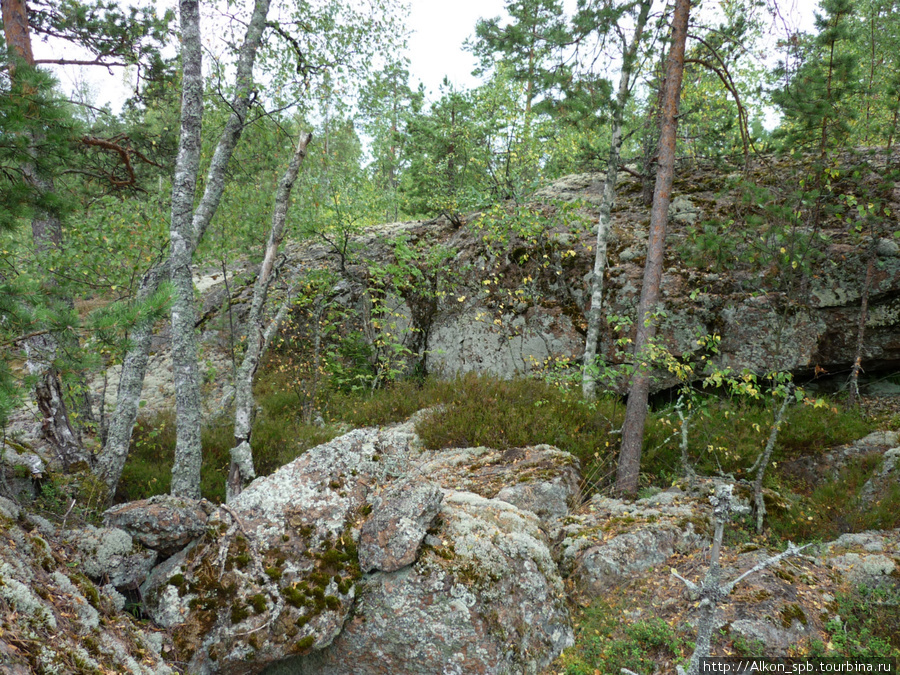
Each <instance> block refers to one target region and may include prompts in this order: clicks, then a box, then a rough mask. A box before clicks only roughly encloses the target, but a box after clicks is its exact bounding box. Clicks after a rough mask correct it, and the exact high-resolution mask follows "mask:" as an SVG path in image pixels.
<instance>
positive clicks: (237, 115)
mask: <svg viewBox="0 0 900 675" xmlns="http://www.w3.org/2000/svg"><path fill="white" fill-rule="evenodd" d="M269 5H270V0H256V3H255V4H254V8H253V15H252V16H251V19H250V23H249V25H248V26H247V32H246V34H245V37H244V43H243V45H242V46H241V51H240V56H239V58H238V65H237V72H236V76H235V81H236V84H237V86H236V88H235V94H234V97H233V98H232V100H231V102H230V108H231V111H232V112H231V116H230V117H229V118H228V121H227V122H226V124H225V128H224V129H223V130H222V133H221V135H220V136H219V141H218V143H217V145H216V149H215V152H214V154H213V158H212V161H211V162H210V166H209V170H208V172H207V176H206V187H205V189H204V192H203V197H202V198H201V199H200V203H199V204H198V205H197V208H196V209H195V210H194V214H193V219H192V230H193V231H192V241H191V248H192V252H193V250H194V249H196V247H197V244H198V243H199V242H200V240H201V239H202V238H203V235H204V233H205V232H206V229H207V227H208V226H209V223H210V221H211V220H212V217H213V215H215V213H216V210H217V209H218V207H219V203H220V202H221V200H222V194H223V192H224V191H225V169H226V168H227V167H228V163H229V162H230V161H231V156H232V154H233V153H234V148H235V146H237V143H238V140H239V139H240V137H241V133H242V132H243V130H244V124H245V121H246V117H247V112H248V110H249V109H250V103H251V97H252V94H253V65H254V63H255V61H256V54H257V52H258V50H259V45H260V43H261V42H262V35H263V32H264V31H265V28H266V17H267V15H268V13H269ZM169 277H170V268H169V261H168V260H166V261H164V262H163V263H161V264H159V265H156V266H154V267H152V268H151V269H150V270H148V271H147V273H146V274H145V275H144V277H143V279H142V280H141V285H140V289H139V290H138V294H137V300H138V302H142V301H146V300H147V299H148V298H149V297H150V296H152V295H153V294H154V293H156V292H157V291H158V290H159V287H160V284H161V283H162V282H163V281H164V280H166V279H168V278H169ZM130 337H131V341H130V344H131V346H130V348H129V350H128V353H127V354H126V356H125V359H124V361H123V363H122V373H121V377H120V379H119V386H118V398H117V401H116V410H115V412H114V413H113V414H112V416H111V420H110V426H109V436H108V438H107V442H106V445H105V446H104V448H103V453H102V454H101V456H100V467H99V468H100V475H101V477H102V478H103V481H104V482H105V483H106V485H107V486H108V487H109V489H110V493H114V492H115V489H116V485H117V484H118V482H119V478H120V477H121V475H122V469H123V468H124V466H125V460H126V459H127V457H128V448H129V443H130V441H131V433H132V431H133V429H134V425H135V422H136V421H137V416H138V411H139V405H140V399H141V389H142V387H143V383H144V376H145V375H146V372H147V363H148V360H149V353H150V345H151V343H152V337H153V325H152V322H145V323H143V324H141V325H139V326H137V327H135V330H134V332H133V333H132V335H131V336H130Z"/></svg>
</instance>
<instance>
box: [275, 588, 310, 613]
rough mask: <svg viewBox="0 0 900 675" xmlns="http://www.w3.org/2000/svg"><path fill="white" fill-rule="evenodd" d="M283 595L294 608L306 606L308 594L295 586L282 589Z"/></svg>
mask: <svg viewBox="0 0 900 675" xmlns="http://www.w3.org/2000/svg"><path fill="white" fill-rule="evenodd" d="M281 595H282V596H284V599H285V600H287V602H288V604H289V605H291V606H292V607H297V608H298V609H299V608H300V607H305V606H306V594H305V593H303V592H302V591H300V590H298V589H297V588H296V587H295V586H285V587H284V588H282V589H281Z"/></svg>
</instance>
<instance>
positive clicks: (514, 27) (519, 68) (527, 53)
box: [468, 0, 571, 118]
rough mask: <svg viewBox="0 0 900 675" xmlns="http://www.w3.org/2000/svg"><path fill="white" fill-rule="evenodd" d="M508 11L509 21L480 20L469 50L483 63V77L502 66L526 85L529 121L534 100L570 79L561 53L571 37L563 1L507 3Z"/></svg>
mask: <svg viewBox="0 0 900 675" xmlns="http://www.w3.org/2000/svg"><path fill="white" fill-rule="evenodd" d="M505 9H506V12H507V13H508V14H509V16H510V21H509V22H507V23H505V24H504V25H501V23H502V22H501V19H500V17H495V18H493V19H480V20H479V21H478V23H477V24H476V26H475V41H474V42H473V43H470V44H469V45H468V47H469V49H471V51H472V52H473V53H474V54H475V55H476V56H477V57H479V58H480V59H481V64H480V67H479V71H480V72H481V73H484V72H486V71H487V70H488V69H490V68H492V67H495V66H497V65H503V66H506V67H507V69H508V72H509V74H510V77H511V79H512V80H513V81H516V82H519V83H521V84H523V85H524V87H525V114H526V116H527V117H528V118H530V117H531V113H532V109H533V107H534V102H535V100H536V99H538V98H539V97H540V96H542V95H546V94H547V92H548V91H549V90H550V89H552V87H553V86H554V84H558V83H560V82H562V81H564V80H565V79H567V70H566V68H564V67H563V66H562V63H561V60H562V59H561V57H559V51H560V49H561V48H562V47H563V46H564V45H566V44H568V43H570V42H571V35H570V33H569V27H568V25H567V22H566V20H565V13H564V12H563V7H562V3H561V2H560V0H507V3H506V7H505ZM498 55H499V59H498ZM548 103H549V101H548Z"/></svg>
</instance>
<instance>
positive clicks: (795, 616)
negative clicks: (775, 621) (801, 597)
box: [781, 603, 808, 628]
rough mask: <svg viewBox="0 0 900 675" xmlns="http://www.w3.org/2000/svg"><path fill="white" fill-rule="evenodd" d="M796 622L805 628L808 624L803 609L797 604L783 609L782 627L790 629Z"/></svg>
mask: <svg viewBox="0 0 900 675" xmlns="http://www.w3.org/2000/svg"><path fill="white" fill-rule="evenodd" d="M794 621H799V622H800V623H801V624H802V625H804V626H805V625H806V624H807V623H808V621H807V619H806V614H805V613H804V612H803V608H801V607H800V605H798V604H797V603H793V604H790V605H785V606H784V607H783V608H782V609H781V625H782V626H783V627H785V628H790V627H791V626H792V625H793V623H794Z"/></svg>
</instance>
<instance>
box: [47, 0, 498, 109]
mask: <svg viewBox="0 0 900 675" xmlns="http://www.w3.org/2000/svg"><path fill="white" fill-rule="evenodd" d="M160 4H161V3H160ZM166 4H168V3H166ZM409 5H410V16H409V22H408V23H409V26H410V28H411V29H412V31H413V33H412V35H411V36H410V39H409V53H408V56H409V58H410V62H411V65H410V73H411V75H412V79H413V80H414V83H415V84H416V85H417V83H418V82H423V83H424V84H425V89H426V91H428V92H429V93H430V94H431V95H432V96H436V95H437V92H438V88H439V87H440V84H441V82H442V81H443V79H444V76H445V75H446V76H447V77H449V78H450V80H451V81H452V82H453V83H454V84H456V85H458V86H459V87H469V86H473V85H475V84H476V82H477V79H476V78H475V77H473V76H472V70H473V69H474V68H475V58H474V56H472V54H470V53H468V52H464V51H463V49H462V44H463V42H464V41H465V40H466V38H468V37H471V36H472V35H474V33H475V23H476V22H477V21H478V19H479V18H493V17H495V16H502V15H504V11H503V7H504V5H505V0H455V1H454V2H452V3H451V2H444V1H443V0H409ZM34 49H35V54H36V57H37V58H58V57H59V51H60V50H66V53H65V56H67V57H70V56H71V53H70V52H71V47H69V46H67V45H65V44H55V45H48V44H44V43H40V42H37V43H36V44H35V45H34ZM54 71H55V72H56V76H57V77H58V78H59V80H60V82H61V84H62V85H63V87H64V88H65V89H66V90H67V91H72V90H74V89H76V88H78V87H79V86H80V84H81V83H82V82H87V83H88V85H89V86H90V87H91V89H92V90H93V93H94V95H95V96H96V100H97V103H98V104H99V105H100V106H102V105H104V104H106V103H109V104H110V106H111V107H112V109H113V110H119V109H120V108H121V106H122V103H123V102H124V100H125V98H127V96H128V95H129V87H128V84H127V82H126V81H125V79H126V74H125V73H124V72H123V69H122V68H112V69H110V70H109V71H108V70H107V69H105V68H97V67H91V68H78V67H76V66H65V67H57V68H54ZM432 96H429V98H432Z"/></svg>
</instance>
